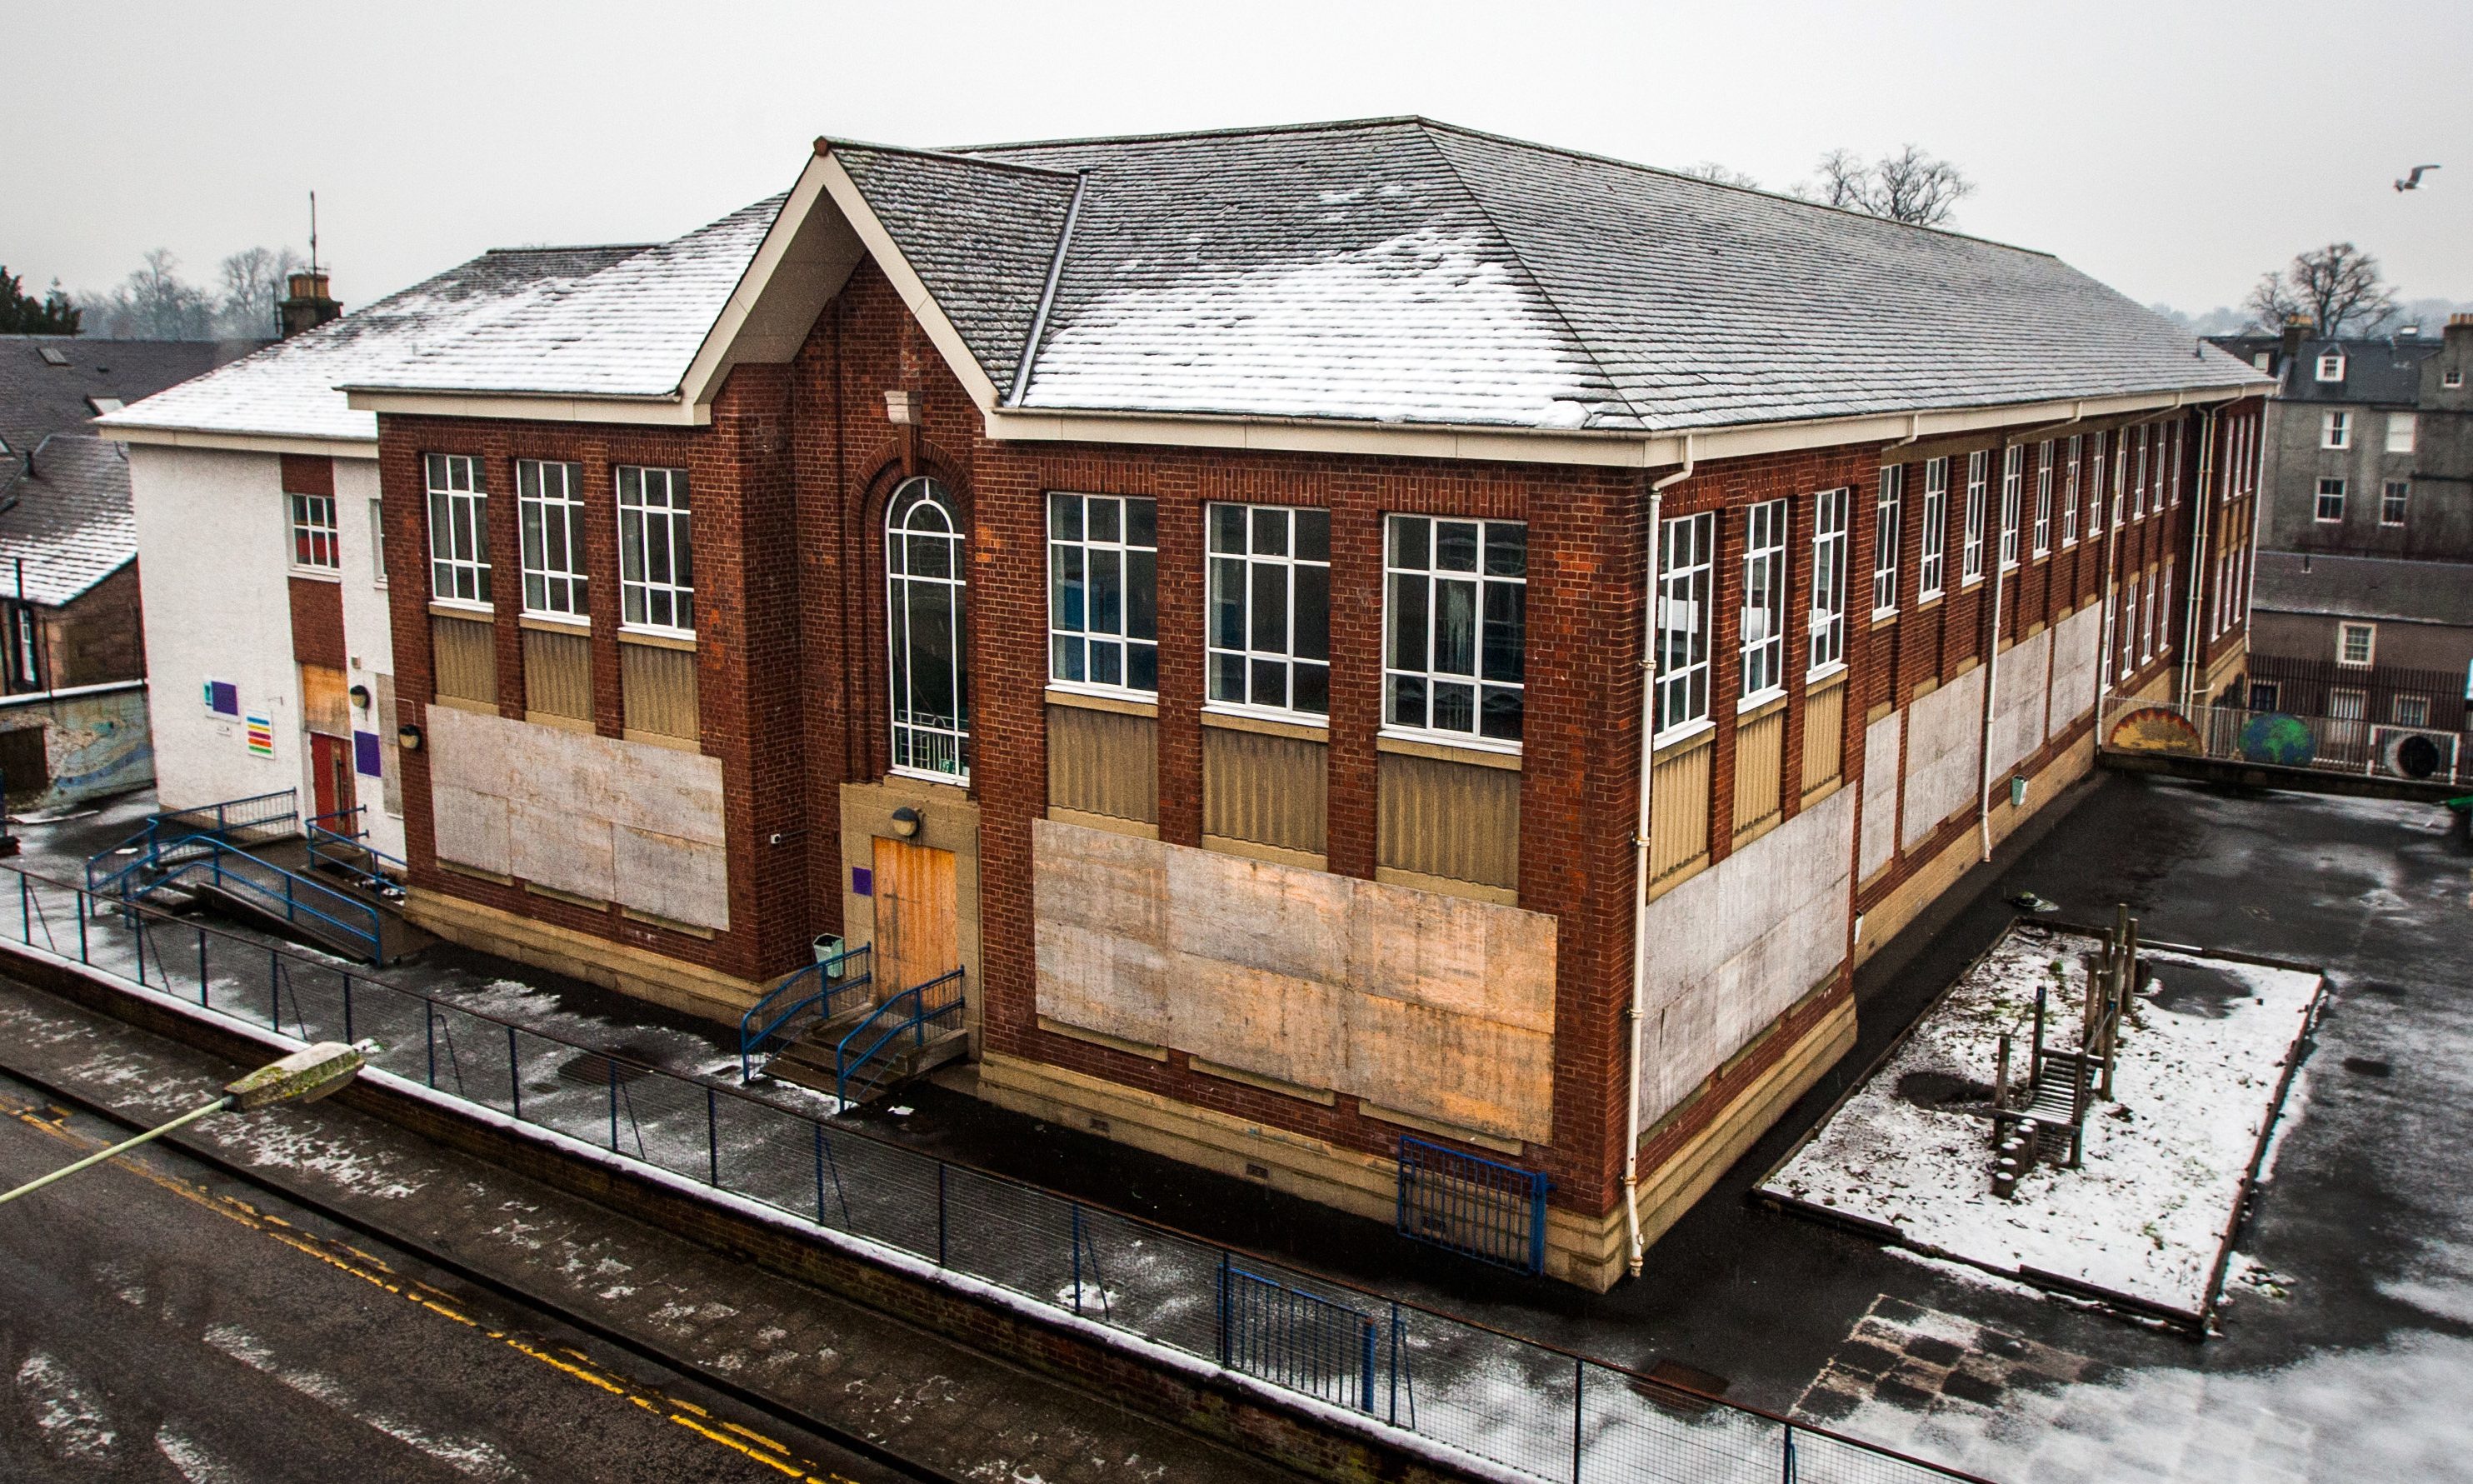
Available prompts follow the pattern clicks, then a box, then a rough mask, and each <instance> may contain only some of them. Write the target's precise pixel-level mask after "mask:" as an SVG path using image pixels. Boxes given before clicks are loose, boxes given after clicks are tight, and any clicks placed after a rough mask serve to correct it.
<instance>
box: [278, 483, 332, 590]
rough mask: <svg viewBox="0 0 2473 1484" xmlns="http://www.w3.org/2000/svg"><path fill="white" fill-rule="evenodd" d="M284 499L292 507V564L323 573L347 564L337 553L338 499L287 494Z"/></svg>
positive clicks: (317, 495) (319, 495) (329, 495)
mask: <svg viewBox="0 0 2473 1484" xmlns="http://www.w3.org/2000/svg"><path fill="white" fill-rule="evenodd" d="M284 498H285V499H286V500H287V501H289V502H290V504H291V506H292V564H293V565H294V566H305V567H314V568H316V569H317V570H319V571H321V572H332V571H336V570H338V569H340V568H341V567H342V566H343V564H344V562H343V558H342V556H341V554H340V553H339V552H338V551H337V550H336V547H337V544H338V543H337V541H336V536H335V497H334V496H333V495H331V494H292V493H287V494H286V495H285V496H284Z"/></svg>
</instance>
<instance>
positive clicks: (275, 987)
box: [137, 948, 283, 1035]
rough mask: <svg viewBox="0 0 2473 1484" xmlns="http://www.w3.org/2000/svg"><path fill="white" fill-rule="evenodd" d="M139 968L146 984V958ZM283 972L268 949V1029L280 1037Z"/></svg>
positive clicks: (280, 961)
mask: <svg viewBox="0 0 2473 1484" xmlns="http://www.w3.org/2000/svg"><path fill="white" fill-rule="evenodd" d="M137 967H138V969H139V970H140V977H139V980H138V982H139V983H141V984H142V983H144V982H145V980H144V977H143V970H144V969H145V968H146V960H145V958H144V957H143V956H142V955H141V956H140V957H139V958H138V960H137ZM282 972H283V961H282V960H281V959H279V958H277V957H276V955H275V950H274V949H273V948H269V949H267V950H266V1028H267V1029H268V1030H270V1031H274V1032H276V1033H277V1034H278V1035H279V1034H281V1033H282V1030H283V999H282V990H281V989H280V982H281V981H280V980H279V979H278V977H277V976H278V975H280V974H281V973H282Z"/></svg>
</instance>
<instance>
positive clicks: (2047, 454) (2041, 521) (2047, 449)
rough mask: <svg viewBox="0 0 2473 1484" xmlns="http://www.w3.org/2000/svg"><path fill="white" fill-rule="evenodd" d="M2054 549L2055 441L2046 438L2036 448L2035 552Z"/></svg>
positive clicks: (2039, 553) (2040, 552) (2039, 554)
mask: <svg viewBox="0 0 2473 1484" xmlns="http://www.w3.org/2000/svg"><path fill="white" fill-rule="evenodd" d="M2052 549H2053V441H2052V440H2051V439H2049V438H2048V439H2046V440H2044V442H2043V443H2041V444H2039V445H2037V447H2036V449H2035V540H2034V552H2035V555H2036V556H2039V557H2040V556H2042V555H2044V554H2045V553H2046V552H2049V551H2051V550H2052Z"/></svg>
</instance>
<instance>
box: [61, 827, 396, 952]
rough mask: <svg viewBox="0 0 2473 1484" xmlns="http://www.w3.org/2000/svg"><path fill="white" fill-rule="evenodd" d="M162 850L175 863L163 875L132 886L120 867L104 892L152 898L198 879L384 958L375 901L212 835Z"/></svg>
mask: <svg viewBox="0 0 2473 1484" xmlns="http://www.w3.org/2000/svg"><path fill="white" fill-rule="evenodd" d="M164 854H165V855H166V857H168V858H171V859H172V860H173V864H171V865H170V866H169V868H168V869H166V870H165V871H164V872H163V874H160V875H158V876H156V877H154V878H152V879H150V880H148V881H146V882H145V883H143V884H142V885H133V884H132V882H131V881H129V880H128V879H125V878H126V877H127V873H126V872H125V871H124V872H123V873H121V877H122V878H123V879H121V881H120V888H119V890H117V891H116V892H111V893H108V895H114V896H117V897H118V898H120V899H121V900H123V901H131V900H135V899H138V898H145V897H149V896H152V895H153V894H154V893H155V892H156V891H158V890H160V889H162V888H163V887H166V886H169V885H171V884H172V883H174V882H176V881H180V880H184V879H187V878H190V877H200V878H203V879H204V881H205V883H206V884H208V885H211V886H213V887H214V888H216V889H217V890H219V891H222V892H226V893H228V894H229V895H230V896H232V897H234V898H238V899H239V900H241V901H243V902H246V903H248V904H249V905H251V906H253V907H255V908H257V909H258V910H260V911H262V912H266V913H269V914H272V915H274V916H277V917H280V918H282V919H283V920H284V921H285V922H289V923H291V924H292V925H294V926H296V927H299V926H302V925H304V924H316V925H320V926H324V928H326V929H327V930H328V931H329V932H330V933H332V934H333V935H334V936H336V937H338V938H340V939H341V940H342V942H343V943H344V944H345V945H348V946H349V947H351V948H353V949H356V950H358V951H359V953H360V955H361V956H362V957H364V958H366V959H368V960H369V961H370V962H371V963H372V964H383V963H385V962H386V947H385V939H384V937H383V934H382V922H383V920H382V919H381V918H380V916H379V914H378V909H377V908H376V907H375V906H374V905H372V904H371V903H369V902H366V901H363V900H362V899H361V898H357V897H354V896H351V895H349V894H348V893H345V892H339V891H337V890H335V889H334V888H333V887H331V886H328V885H326V884H325V883H324V882H323V881H315V880H312V879H310V878H309V877H307V876H304V875H300V874H296V873H294V872H290V871H286V870H284V869H283V868H282V867H280V866H277V865H276V864H275V863H273V862H272V861H267V860H262V859H260V858H258V857H257V856H254V855H252V854H250V853H249V852H248V851H247V850H239V849H236V848H234V847H232V846H228V845H226V844H225V843H224V842H223V841H221V840H218V839H215V838H214V837H212V836H210V835H191V836H189V837H187V838H186V839H183V840H180V841H176V842H173V843H172V844H171V845H170V846H168V847H167V848H166V850H165V851H164ZM364 922H366V923H367V925H366V926H364V925H363V923H364ZM313 931H314V928H313Z"/></svg>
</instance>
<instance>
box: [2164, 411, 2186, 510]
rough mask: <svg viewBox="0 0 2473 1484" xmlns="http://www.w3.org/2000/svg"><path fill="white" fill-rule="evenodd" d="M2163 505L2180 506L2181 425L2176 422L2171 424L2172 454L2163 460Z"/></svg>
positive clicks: (2176, 507) (2175, 507)
mask: <svg viewBox="0 0 2473 1484" xmlns="http://www.w3.org/2000/svg"><path fill="white" fill-rule="evenodd" d="M2159 446H2160V445H2159ZM2164 503H2165V504H2166V505H2168V506H2172V507H2173V508H2174V509H2178V508H2179V507H2180V504H2181V424H2179V423H2177V422H2175V423H2173V449H2172V452H2171V453H2170V454H2168V455H2166V456H2165V458H2164Z"/></svg>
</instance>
